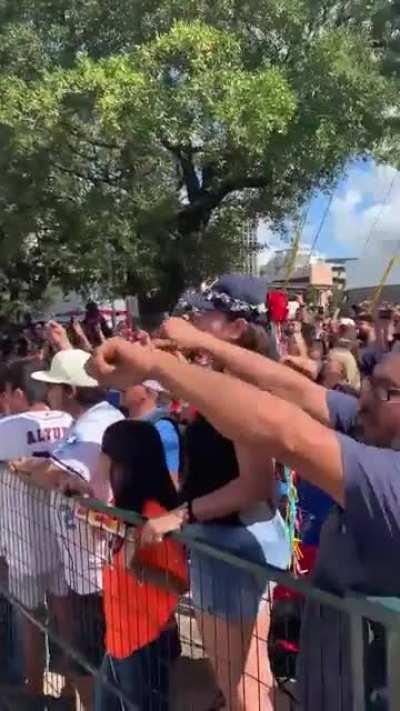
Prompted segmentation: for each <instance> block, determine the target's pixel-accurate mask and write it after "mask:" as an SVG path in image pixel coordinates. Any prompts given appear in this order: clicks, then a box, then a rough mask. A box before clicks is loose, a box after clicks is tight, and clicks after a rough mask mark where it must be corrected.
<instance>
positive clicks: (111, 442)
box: [102, 420, 178, 513]
mask: <svg viewBox="0 0 400 711" xmlns="http://www.w3.org/2000/svg"><path fill="white" fill-rule="evenodd" d="M102 451H103V452H104V454H107V455H108V456H109V457H110V459H111V461H112V464H114V465H119V466H120V467H121V468H122V476H121V484H120V485H119V486H117V487H115V485H113V476H112V472H111V487H112V489H113V494H114V500H115V505H116V506H117V507H118V508H122V509H125V510H130V511H136V512H137V513H141V512H142V510H143V506H144V504H145V503H146V501H150V500H153V501H157V502H158V503H159V504H160V505H161V506H163V507H164V508H165V509H167V510H171V509H174V508H175V507H176V506H177V505H178V495H177V492H176V490H175V487H174V484H173V482H172V479H171V476H170V473H169V471H168V467H167V464H166V461H165V455H164V448H163V445H162V441H161V437H160V435H159V433H158V431H157V430H156V428H155V427H154V425H152V424H150V423H149V422H142V421H140V420H121V421H120V422H115V423H114V424H113V425H111V426H110V427H109V428H108V429H107V430H106V432H105V433H104V436H103V444H102Z"/></svg>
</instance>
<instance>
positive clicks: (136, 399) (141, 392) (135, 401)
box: [121, 385, 157, 417]
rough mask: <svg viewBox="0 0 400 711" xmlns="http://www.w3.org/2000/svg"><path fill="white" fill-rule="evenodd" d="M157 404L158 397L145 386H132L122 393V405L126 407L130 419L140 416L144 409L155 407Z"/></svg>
mask: <svg viewBox="0 0 400 711" xmlns="http://www.w3.org/2000/svg"><path fill="white" fill-rule="evenodd" d="M156 404H157V395H156V394H155V393H153V392H151V391H150V390H148V389H147V388H145V387H144V386H143V385H132V386H131V387H130V388H126V390H124V391H123V392H121V405H122V407H125V408H126V409H127V410H128V412H129V415H130V417H136V416H137V415H138V416H140V415H141V413H142V411H143V407H144V406H148V407H149V408H151V407H155V406H156Z"/></svg>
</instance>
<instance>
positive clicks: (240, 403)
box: [89, 319, 400, 711]
mask: <svg viewBox="0 0 400 711" xmlns="http://www.w3.org/2000/svg"><path fill="white" fill-rule="evenodd" d="M164 334H165V336H166V337H167V338H168V339H170V341H171V342H173V344H175V345H178V346H179V347H180V348H184V349H187V350H201V351H206V352H208V353H209V354H210V355H211V357H212V358H213V359H214V360H215V361H217V362H218V363H219V364H220V365H221V367H222V368H223V369H225V370H228V371H229V372H230V374H231V375H229V376H228V375H226V374H224V373H217V372H210V371H208V370H206V369H204V368H203V369H202V368H197V367H195V366H191V365H188V364H185V363H182V362H180V361H179V360H178V359H176V358H175V357H174V356H173V355H172V354H170V353H165V352H161V351H158V350H152V349H150V348H147V349H144V348H142V347H141V346H139V345H131V344H127V343H124V342H123V341H121V340H119V339H114V340H111V341H109V342H108V343H107V344H105V345H104V346H102V347H101V349H100V351H99V352H98V353H97V354H96V357H95V358H94V359H92V362H91V365H90V366H89V368H90V372H91V373H92V374H93V375H95V377H97V378H98V379H99V380H101V381H102V382H103V383H104V384H108V385H120V386H121V385H123V384H125V385H126V383H128V382H129V383H132V382H139V381H141V380H143V379H146V378H156V379H157V380H158V381H159V382H161V383H162V385H163V386H164V387H165V388H167V389H168V390H169V391H170V392H172V393H174V395H175V396H177V397H182V398H184V399H185V400H187V401H189V402H190V403H191V404H192V405H194V406H195V407H196V408H197V409H198V410H199V411H200V412H202V414H203V415H204V416H205V417H207V419H208V420H209V421H211V422H212V424H213V425H214V426H215V427H216V428H217V429H218V430H220V431H221V432H222V434H224V435H225V436H226V437H229V438H230V439H232V440H234V441H237V442H240V443H241V445H242V446H244V447H248V448H251V449H254V448H259V449H260V450H261V451H262V452H265V455H266V456H267V455H268V456H273V457H276V458H277V459H279V460H280V461H282V462H283V463H285V464H287V465H288V466H291V467H293V468H294V469H296V470H297V471H298V473H299V474H300V475H301V476H302V477H303V478H304V479H306V480H308V481H309V482H310V483H312V484H314V485H316V486H319V487H320V488H321V489H322V490H324V491H325V492H326V493H327V494H329V495H330V496H331V497H332V498H333V499H334V501H335V502H336V506H335V507H334V509H333V511H332V513H331V515H330V516H329V517H328V519H327V521H326V524H325V525H324V528H323V532H322V535H321V543H320V551H319V558H318V562H317V566H316V570H315V584H316V585H317V586H319V587H321V588H324V589H326V590H328V591H330V592H334V593H336V594H338V595H341V594H343V593H344V592H345V591H346V590H356V591H359V592H362V593H364V594H369V595H382V596H390V595H391V596H400V568H399V565H398V558H399V550H400V453H399V452H398V451H397V447H398V441H399V436H400V355H398V354H397V355H391V356H388V357H386V358H385V359H384V360H383V361H382V362H381V363H380V364H379V365H378V366H376V368H375V371H374V374H373V376H372V377H371V379H370V380H368V381H366V382H365V387H364V389H363V392H362V395H361V398H360V400H359V401H358V400H357V399H353V398H351V397H349V396H347V395H343V394H340V393H336V392H335V393H333V392H330V391H327V390H325V389H324V388H322V387H320V386H319V385H317V384H315V383H313V382H311V381H309V380H307V379H306V378H303V377H302V376H301V375H299V374H298V373H295V372H294V371H292V370H290V369H288V368H286V367H285V366H283V365H281V364H278V363H275V362H272V361H270V360H268V359H266V358H264V357H262V356H259V355H257V354H255V353H251V352H249V351H245V350H243V349H241V348H238V347H237V346H234V345H232V344H231V343H227V342H224V341H222V340H221V339H216V338H214V337H213V336H211V335H210V334H207V333H203V332H200V331H198V329H196V328H194V327H193V326H192V325H191V324H190V323H188V322H185V321H183V320H181V319H171V320H170V321H168V322H167V323H166V324H165V326H164ZM232 375H233V376H235V377H232ZM244 381H247V382H244ZM243 412H245V413H246V417H243ZM356 420H358V423H359V424H361V426H362V431H363V440H364V441H363V442H359V441H357V440H356V439H354V437H352V436H349V435H348V434H347V433H348V432H353V427H354V425H355V423H356ZM335 430H336V431H335ZM186 511H189V514H190V517H194V518H196V499H195V500H194V501H192V502H188V504H186V509H185V506H183V507H181V509H180V510H177V511H176V512H173V513H170V514H168V515H167V516H166V517H165V518H164V520H161V519H160V520H157V521H155V522H154V521H153V522H151V524H149V525H151V526H152V528H153V529H154V532H155V535H163V534H164V533H166V532H167V531H169V530H174V527H175V528H177V527H178V526H179V525H181V524H182V521H185V520H187V517H186V514H185V512H186ZM174 515H175V518H176V522H174ZM300 687H301V708H302V711H350V710H351V709H352V696H353V695H352V685H351V675H350V646H349V622H348V618H347V616H346V615H342V614H340V613H338V612H336V611H335V610H331V609H328V608H327V607H322V606H320V605H318V604H315V603H314V602H308V604H307V610H306V615H305V621H304V625H303V638H302V659H301V664H300Z"/></svg>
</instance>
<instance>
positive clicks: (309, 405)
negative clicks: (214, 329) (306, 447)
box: [204, 334, 329, 424]
mask: <svg viewBox="0 0 400 711" xmlns="http://www.w3.org/2000/svg"><path fill="white" fill-rule="evenodd" d="M204 347H205V349H206V350H207V351H208V352H209V353H210V354H211V355H212V356H213V357H214V358H215V360H216V361H218V363H220V364H221V365H222V366H223V367H224V368H226V369H228V370H229V372H230V373H232V374H233V375H236V376H237V377H238V378H240V379H241V380H244V381H246V382H248V383H251V384H253V385H255V386H256V387H258V388H260V389H261V390H267V391H268V392H270V393H272V394H273V395H276V396H277V397H280V398H282V399H283V400H287V401H288V402H292V403H294V404H295V405H298V407H301V408H302V409H303V410H305V412H308V413H309V414H310V415H311V416H312V417H314V418H315V419H318V420H319V421H320V422H323V423H325V424H328V422H329V413H328V408H327V406H326V398H325V389H324V388H322V387H320V386H319V385H316V384H315V383H313V382H311V381H310V380H309V379H308V378H306V377H305V376H303V375H301V374H299V373H296V372H295V371H293V370H291V369H290V368H288V367H287V366H285V365H282V364H281V363H276V362H275V361H273V360H271V359H269V358H266V357H265V356H262V355H260V354H259V353H252V352H251V351H248V350H246V349H244V348H239V347H238V346H234V345H232V344H230V343H226V342H225V341H222V340H220V339H217V338H214V337H213V336H210V335H208V334H205V336H204Z"/></svg>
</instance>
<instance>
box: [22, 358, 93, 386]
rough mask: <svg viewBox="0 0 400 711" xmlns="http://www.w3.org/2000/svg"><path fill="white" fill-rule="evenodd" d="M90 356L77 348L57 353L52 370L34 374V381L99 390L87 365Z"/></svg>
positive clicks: (38, 371)
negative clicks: (87, 370)
mask: <svg viewBox="0 0 400 711" xmlns="http://www.w3.org/2000/svg"><path fill="white" fill-rule="evenodd" d="M89 358H90V354H89V353H86V351H82V350H79V349H77V348H74V349H72V348H71V349H70V350H67V351H60V352H59V353H56V355H55V356H54V358H53V360H52V361H51V365H50V370H37V371H36V372H34V373H32V376H31V377H32V378H33V380H38V381H39V382H41V383H49V384H53V385H71V386H72V387H76V388H97V387H99V384H98V382H97V380H94V378H91V377H90V376H89V375H88V374H87V372H86V370H85V365H86V363H87V362H88V360H89Z"/></svg>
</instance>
